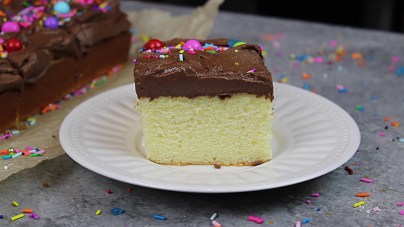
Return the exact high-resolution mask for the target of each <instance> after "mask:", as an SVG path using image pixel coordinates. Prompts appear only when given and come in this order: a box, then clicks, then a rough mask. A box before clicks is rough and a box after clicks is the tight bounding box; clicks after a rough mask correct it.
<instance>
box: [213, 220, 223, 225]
mask: <svg viewBox="0 0 404 227" xmlns="http://www.w3.org/2000/svg"><path fill="white" fill-rule="evenodd" d="M212 225H213V226H222V225H221V224H220V223H219V222H217V221H212Z"/></svg>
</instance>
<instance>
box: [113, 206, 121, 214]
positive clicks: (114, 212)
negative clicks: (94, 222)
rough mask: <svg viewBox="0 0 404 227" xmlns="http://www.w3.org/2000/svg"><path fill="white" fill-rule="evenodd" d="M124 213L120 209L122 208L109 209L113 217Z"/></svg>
mask: <svg viewBox="0 0 404 227" xmlns="http://www.w3.org/2000/svg"><path fill="white" fill-rule="evenodd" d="M123 212H124V210H123V209H122V208H118V207H117V208H114V209H111V213H112V214H113V215H118V214H122V213H123Z"/></svg>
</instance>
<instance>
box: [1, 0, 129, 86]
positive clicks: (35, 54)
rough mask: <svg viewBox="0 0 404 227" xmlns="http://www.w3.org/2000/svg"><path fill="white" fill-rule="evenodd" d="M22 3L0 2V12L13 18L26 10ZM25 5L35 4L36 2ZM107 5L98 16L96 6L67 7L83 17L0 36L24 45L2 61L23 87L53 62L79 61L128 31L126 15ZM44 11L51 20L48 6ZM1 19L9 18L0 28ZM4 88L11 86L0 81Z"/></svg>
mask: <svg viewBox="0 0 404 227" xmlns="http://www.w3.org/2000/svg"><path fill="white" fill-rule="evenodd" d="M24 2H27V1H26V0H12V1H10V2H9V3H8V4H7V5H4V2H0V9H4V10H7V11H8V12H10V13H11V14H12V15H16V14H17V13H18V12H20V11H21V10H23V9H25V8H26V7H25V6H24ZM29 2H30V3H33V4H35V2H37V0H33V1H29ZM108 5H109V7H110V8H111V9H110V10H109V11H107V12H102V11H101V10H99V9H96V8H97V7H98V5H97V3H96V2H94V3H93V4H91V5H81V4H78V3H70V7H71V9H72V10H77V12H83V13H82V14H77V15H75V16H73V17H71V21H69V22H67V23H66V24H65V27H62V28H58V29H49V28H45V27H43V26H41V25H40V22H39V20H36V21H34V22H33V23H32V24H31V25H30V26H28V27H27V28H22V27H21V30H20V31H19V32H17V33H15V32H10V33H5V34H3V35H0V38H2V39H4V41H5V42H7V40H8V39H10V38H17V39H19V40H20V41H21V42H22V43H23V44H24V49H22V50H19V51H14V52H12V53H9V55H8V57H7V58H5V59H2V60H4V61H9V62H10V63H11V64H12V65H13V67H15V69H16V70H17V73H16V75H18V74H20V75H21V76H22V77H23V80H24V82H25V83H27V84H34V83H36V82H37V81H38V80H39V79H40V78H41V76H42V75H44V74H45V72H46V70H47V69H48V68H49V66H50V64H51V63H52V61H53V60H56V59H60V58H63V57H71V56H73V57H80V56H82V55H84V54H85V53H86V52H88V50H89V49H90V48H91V47H92V46H94V45H95V44H97V43H99V42H101V41H103V40H105V39H109V38H112V37H115V36H117V35H119V34H121V33H125V32H128V31H129V29H130V23H129V21H128V20H127V17H126V14H124V13H123V12H122V11H120V9H119V2H118V1H116V0H114V1H108ZM45 8H46V12H45V15H44V16H45V17H47V16H54V15H53V14H52V13H51V9H52V4H48V5H46V6H45ZM4 19H6V20H9V17H8V16H7V17H0V27H1V25H2V24H3V23H4ZM11 64H10V65H11ZM1 73H2V72H0V74H1ZM7 86H11V85H10V83H8V82H7V83H6V82H3V81H2V80H1V81H0V87H7ZM10 89H11V87H10Z"/></svg>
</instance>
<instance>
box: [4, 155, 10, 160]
mask: <svg viewBox="0 0 404 227" xmlns="http://www.w3.org/2000/svg"><path fill="white" fill-rule="evenodd" d="M10 158H11V155H6V156H3V160H6V159H10Z"/></svg>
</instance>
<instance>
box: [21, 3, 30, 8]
mask: <svg viewBox="0 0 404 227" xmlns="http://www.w3.org/2000/svg"><path fill="white" fill-rule="evenodd" d="M22 4H23V5H24V6H27V7H28V6H30V5H31V4H29V3H28V2H24V3H22Z"/></svg>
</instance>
